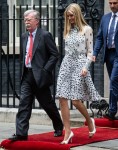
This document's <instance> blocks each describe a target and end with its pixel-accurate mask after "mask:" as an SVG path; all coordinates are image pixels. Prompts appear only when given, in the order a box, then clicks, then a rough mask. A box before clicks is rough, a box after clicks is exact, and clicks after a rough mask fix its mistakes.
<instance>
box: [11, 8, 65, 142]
mask: <svg viewBox="0 0 118 150" xmlns="http://www.w3.org/2000/svg"><path fill="white" fill-rule="evenodd" d="M39 19H40V17H39V12H37V11H36V10H27V11H26V12H25V13H24V22H25V25H26V29H27V30H28V31H27V32H26V33H24V34H23V35H22V49H23V61H22V63H23V64H22V65H23V68H22V72H23V73H22V78H21V95H20V103H19V109H18V113H17V116H16V134H15V135H13V136H12V137H10V138H9V139H10V140H14V141H16V140H27V138H28V129H29V119H30V117H31V112H32V103H33V100H34V97H36V98H37V100H38V102H39V103H40V105H41V107H42V108H43V109H44V110H45V112H46V113H47V114H48V116H49V117H50V119H51V120H52V123H53V127H54V130H55V132H54V136H56V137H57V136H61V135H62V130H63V124H62V120H61V117H60V115H59V112H58V109H57V107H56V104H55V102H54V101H53V100H52V96H51V91H50V88H49V86H50V85H51V84H52V70H53V69H54V67H55V64H56V62H57V59H58V50H57V48H56V45H55V42H54V40H53V38H52V35H51V34H50V33H49V32H48V31H44V30H42V29H40V28H39Z"/></svg>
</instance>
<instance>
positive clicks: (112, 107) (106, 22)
mask: <svg viewBox="0 0 118 150" xmlns="http://www.w3.org/2000/svg"><path fill="white" fill-rule="evenodd" d="M109 6H110V8H111V11H112V12H110V13H108V14H105V15H104V16H103V17H102V19H101V23H100V27H99V31H98V35H97V39H96V42H95V47H94V52H93V61H96V57H97V55H98V54H99V52H100V50H101V48H102V47H103V46H104V48H103V49H102V50H103V58H104V62H105V63H106V67H107V72H108V75H109V79H110V92H109V93H110V95H109V111H108V113H106V114H105V115H104V117H105V118H108V119H110V120H114V119H116V117H115V115H116V113H117V110H118V108H117V101H118V0H109Z"/></svg>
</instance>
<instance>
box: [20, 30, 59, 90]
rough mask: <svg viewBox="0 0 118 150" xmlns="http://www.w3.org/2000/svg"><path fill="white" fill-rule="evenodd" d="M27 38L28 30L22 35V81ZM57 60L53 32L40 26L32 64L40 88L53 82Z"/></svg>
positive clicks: (35, 40) (34, 45)
mask: <svg viewBox="0 0 118 150" xmlns="http://www.w3.org/2000/svg"><path fill="white" fill-rule="evenodd" d="M27 40H28V32H26V33H24V34H23V35H22V49H23V62H22V63H23V67H22V78H21V83H22V79H23V75H24V71H25V54H26V45H27ZM57 60H58V50H57V47H56V44H55V42H54V40H53V38H52V35H51V33H49V32H48V31H44V30H43V29H40V28H38V29H37V32H36V36H35V39H34V44H33V55H32V61H31V65H32V71H33V75H34V78H35V81H36V83H37V85H38V87H39V88H42V87H46V86H49V85H51V84H52V81H53V78H52V70H53V69H54V67H55V64H56V62H57Z"/></svg>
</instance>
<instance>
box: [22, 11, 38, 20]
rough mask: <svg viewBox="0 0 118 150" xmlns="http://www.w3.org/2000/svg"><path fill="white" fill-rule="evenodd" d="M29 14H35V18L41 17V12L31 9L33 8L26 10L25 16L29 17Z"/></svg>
mask: <svg viewBox="0 0 118 150" xmlns="http://www.w3.org/2000/svg"><path fill="white" fill-rule="evenodd" d="M29 14H33V16H34V17H35V19H37V20H39V19H40V14H39V12H38V11H36V10H34V9H31V10H26V11H25V12H24V17H27V16H28V15H29Z"/></svg>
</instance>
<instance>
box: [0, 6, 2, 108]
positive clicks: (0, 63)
mask: <svg viewBox="0 0 118 150" xmlns="http://www.w3.org/2000/svg"><path fill="white" fill-rule="evenodd" d="M0 107H2V6H1V5H0Z"/></svg>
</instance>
